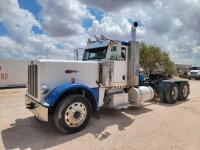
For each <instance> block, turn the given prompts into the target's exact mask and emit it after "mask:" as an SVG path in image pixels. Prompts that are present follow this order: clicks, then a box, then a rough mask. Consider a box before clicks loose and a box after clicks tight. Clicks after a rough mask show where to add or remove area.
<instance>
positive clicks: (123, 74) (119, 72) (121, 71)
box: [110, 43, 128, 86]
mask: <svg viewBox="0 0 200 150" xmlns="http://www.w3.org/2000/svg"><path fill="white" fill-rule="evenodd" d="M127 52H128V47H127V46H123V45H121V43H120V44H117V45H115V46H113V47H112V48H111V55H110V56H111V60H113V75H112V84H113V86H126V85H127Z"/></svg>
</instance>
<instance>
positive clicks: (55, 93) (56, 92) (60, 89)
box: [45, 83, 99, 110]
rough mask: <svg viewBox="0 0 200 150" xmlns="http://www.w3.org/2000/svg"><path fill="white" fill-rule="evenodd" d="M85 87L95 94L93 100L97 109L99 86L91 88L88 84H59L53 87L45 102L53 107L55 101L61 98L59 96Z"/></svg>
mask: <svg viewBox="0 0 200 150" xmlns="http://www.w3.org/2000/svg"><path fill="white" fill-rule="evenodd" d="M76 88H79V89H83V90H86V91H87V92H89V93H90V94H91V95H92V96H93V100H95V106H96V110H97V109H98V100H99V88H98V87H96V88H89V87H87V86H86V85H83V84H79V83H64V84H61V85H59V86H57V87H56V88H55V89H53V90H52V91H51V92H50V93H49V94H48V95H47V96H46V97H45V102H46V103H48V104H49V107H53V106H54V105H55V103H56V102H57V101H58V100H59V97H60V96H61V95H62V94H64V93H65V92H67V91H70V90H72V89H76Z"/></svg>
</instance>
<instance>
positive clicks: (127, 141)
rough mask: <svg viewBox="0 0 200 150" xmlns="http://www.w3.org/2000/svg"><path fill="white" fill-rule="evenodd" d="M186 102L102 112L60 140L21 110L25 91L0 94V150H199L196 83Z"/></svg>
mask: <svg viewBox="0 0 200 150" xmlns="http://www.w3.org/2000/svg"><path fill="white" fill-rule="evenodd" d="M190 86H191V94H190V96H189V100H187V101H184V102H178V103H176V104H174V105H168V104H162V103H160V102H158V101H155V100H154V101H150V102H148V103H145V104H144V107H142V108H129V109H122V110H113V109H102V110H101V113H100V120H97V119H95V118H92V119H91V120H90V122H89V124H88V126H87V127H86V128H85V129H84V130H83V131H81V132H78V133H76V134H72V135H64V134H62V133H60V132H58V131H57V130H56V128H55V127H54V126H53V124H47V123H41V122H38V121H37V120H36V119H35V118H34V117H33V115H32V113H30V112H29V111H27V110H26V109H25V105H24V93H25V89H7V90H0V110H1V113H0V130H1V136H0V149H20V150H22V149H33V150H40V149H57V150H61V149H63V150H65V149H68V150H70V149H73V150H76V149H82V150H84V149H90V150H92V149H99V150H100V149H105V150H109V149H119V150H121V149H127V150H169V149H176V150H177V149H178V150H199V149H200V90H199V89H200V80H192V81H190Z"/></svg>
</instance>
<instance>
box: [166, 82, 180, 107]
mask: <svg viewBox="0 0 200 150" xmlns="http://www.w3.org/2000/svg"><path fill="white" fill-rule="evenodd" d="M178 95H179V89H178V85H177V84H172V85H171V88H170V90H169V92H166V94H165V98H166V102H167V103H169V104H175V103H176V101H177V100H178Z"/></svg>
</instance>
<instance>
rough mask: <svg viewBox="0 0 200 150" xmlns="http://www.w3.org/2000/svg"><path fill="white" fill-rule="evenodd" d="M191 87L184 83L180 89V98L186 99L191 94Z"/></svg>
mask: <svg viewBox="0 0 200 150" xmlns="http://www.w3.org/2000/svg"><path fill="white" fill-rule="evenodd" d="M189 92H190V89H189V85H188V83H183V84H182V85H181V86H180V90H179V100H181V101H184V100H186V99H187V97H188V95H189Z"/></svg>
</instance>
